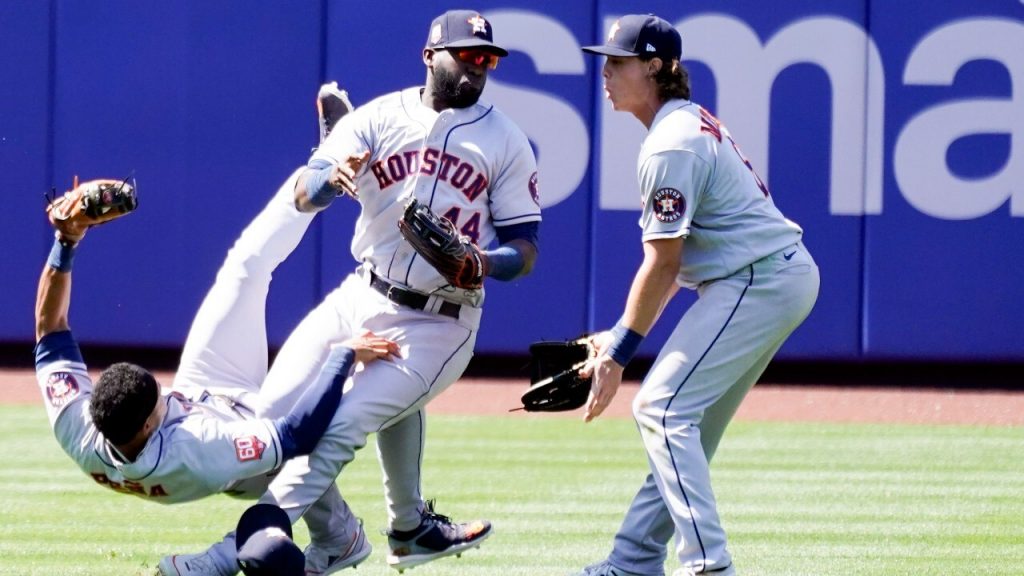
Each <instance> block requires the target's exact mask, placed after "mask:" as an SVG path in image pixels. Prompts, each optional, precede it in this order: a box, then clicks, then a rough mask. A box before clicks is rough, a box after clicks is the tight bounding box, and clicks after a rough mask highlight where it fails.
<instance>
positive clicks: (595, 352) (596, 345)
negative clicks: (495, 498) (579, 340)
mask: <svg viewBox="0 0 1024 576" xmlns="http://www.w3.org/2000/svg"><path fill="white" fill-rule="evenodd" d="M613 338H614V337H613V336H612V333H611V331H610V330H605V331H604V332H596V333H594V334H591V335H590V336H589V337H587V350H588V352H589V353H590V356H589V359H590V360H593V359H595V358H597V357H598V356H600V355H602V354H604V353H605V352H607V351H608V347H609V346H611V345H612V339H613ZM583 370H587V373H586V374H584V373H583V372H582V370H581V371H580V375H581V376H583V377H584V378H586V377H588V376H590V370H589V367H588V366H585V367H584V368H583Z"/></svg>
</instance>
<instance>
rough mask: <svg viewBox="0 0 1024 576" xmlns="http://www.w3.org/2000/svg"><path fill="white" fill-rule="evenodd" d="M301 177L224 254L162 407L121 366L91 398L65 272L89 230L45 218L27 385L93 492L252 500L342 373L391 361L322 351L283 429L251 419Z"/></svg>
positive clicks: (301, 450) (320, 526) (159, 395)
mask: <svg viewBox="0 0 1024 576" xmlns="http://www.w3.org/2000/svg"><path fill="white" fill-rule="evenodd" d="M297 176H298V172H296V173H295V174H293V175H292V177H291V178H289V179H288V180H287V181H286V182H285V184H284V185H283V186H282V188H281V190H280V191H279V192H278V193H277V194H276V195H275V196H274V198H273V199H272V200H271V201H270V203H269V204H268V205H267V206H266V208H265V209H264V210H263V211H262V212H261V213H260V214H259V216H257V217H256V219H255V220H254V221H253V222H252V223H251V224H250V225H249V227H248V228H246V230H245V231H244V232H243V233H242V235H241V237H240V238H239V239H238V241H237V242H236V243H235V246H234V247H233V248H232V249H231V251H230V252H229V253H228V255H227V258H226V260H225V262H224V264H223V266H222V267H221V269H220V271H219V272H218V274H217V279H216V281H215V283H214V285H213V287H212V288H211V289H210V291H209V293H208V294H207V295H206V298H205V300H204V301H203V303H202V305H201V307H200V308H199V312H198V313H197V315H196V317H195V319H194V321H193V324H192V328H191V330H190V332H189V336H188V340H187V341H186V343H185V347H184V351H183V353H182V358H181V364H180V366H179V367H178V371H177V375H176V377H175V381H174V387H173V392H170V393H165V392H163V391H162V390H161V386H160V384H159V383H158V382H157V381H156V380H155V379H154V377H153V376H152V375H151V374H150V373H149V372H147V371H146V370H145V369H144V368H142V367H140V366H137V365H134V364H128V363H118V364H114V365H113V366H111V367H109V368H107V369H106V370H104V371H103V372H102V373H101V374H100V376H99V378H98V379H97V380H96V383H95V385H94V384H93V382H92V379H91V377H90V376H89V373H88V372H87V368H86V364H85V363H84V360H83V358H82V355H81V353H80V351H79V348H78V344H77V343H76V341H75V339H74V337H73V336H72V334H71V331H70V329H69V328H68V309H69V306H70V302H71V268H72V260H73V258H74V255H75V252H76V251H77V250H78V247H79V241H80V240H81V239H82V237H83V236H84V234H85V232H86V230H87V228H86V227H84V226H78V227H77V229H75V227H74V226H73V225H71V224H69V223H68V222H67V221H62V220H60V219H59V218H54V217H53V215H54V213H56V212H58V210H56V209H52V210H51V222H53V223H54V224H55V226H57V228H58V231H57V233H56V239H55V241H54V244H53V249H52V252H51V254H50V257H49V260H48V261H47V263H46V265H45V266H44V267H43V271H42V274H41V276H40V279H39V289H38V296H37V301H36V339H37V344H36V348H35V357H36V378H37V381H38V383H39V387H40V390H41V392H42V395H43V400H44V404H45V406H46V410H47V414H48V415H49V419H50V423H51V425H52V427H53V430H54V434H55V435H56V437H57V440H58V442H59V443H60V445H61V447H62V448H63V449H64V451H65V452H66V453H67V454H68V456H70V457H71V459H72V460H74V461H75V462H76V463H77V464H78V466H79V467H80V468H81V469H82V471H84V472H85V473H86V474H87V475H89V476H90V477H91V478H92V479H93V480H94V481H95V482H96V483H98V484H100V485H101V486H104V487H106V488H109V489H112V490H115V491H117V492H119V493H122V494H131V495H134V496H138V497H141V498H145V499H147V500H150V501H153V502H157V503H161V504H173V503H178V502H186V501H191V500H195V499H198V498H202V497H205V496H209V495H211V494H216V493H221V492H224V493H228V494H231V495H233V496H241V497H250V498H255V497H257V496H259V495H260V494H262V493H263V491H264V490H265V489H266V487H267V484H268V483H269V481H270V479H271V477H272V476H273V474H274V473H275V472H276V471H278V470H279V469H280V467H281V465H282V464H283V463H284V462H285V461H286V460H288V459H289V458H292V457H295V456H299V455H303V454H308V453H309V452H310V451H311V450H312V449H313V447H314V446H315V445H316V443H317V441H318V440H319V438H320V435H321V434H322V433H323V430H324V429H325V428H326V427H327V424H328V423H329V422H330V419H331V417H332V416H333V415H334V412H335V410H336V408H337V405H338V403H339V401H340V399H341V394H342V385H343V384H344V382H345V380H346V379H347V377H348V374H349V372H350V370H351V369H352V368H354V367H355V365H356V364H357V363H363V364H372V363H374V360H376V359H378V358H393V357H394V356H395V355H396V354H397V352H398V348H397V345H396V344H395V343H394V342H392V341H389V340H386V339H384V338H381V337H378V336H374V335H372V334H368V333H366V334H360V335H358V336H353V337H346V338H339V339H338V340H335V341H334V343H340V345H335V344H334V343H325V344H324V357H325V361H324V363H323V369H322V370H320V371H319V372H318V374H317V376H316V377H315V378H312V379H311V384H310V385H309V386H308V387H306V388H305V392H304V393H303V394H302V395H301V397H297V398H296V401H295V403H294V405H293V406H291V407H288V408H286V409H282V410H281V411H282V412H283V413H284V414H283V415H282V416H281V417H275V418H266V417H257V414H256V413H255V410H257V408H256V407H257V406H260V405H261V404H262V402H261V400H260V398H259V394H260V384H261V383H262V382H263V379H264V377H265V375H266V371H267V342H266V335H265V322H264V310H265V306H266V296H267V292H268V289H269V285H270V278H271V273H272V272H273V270H274V269H275V268H276V267H277V265H278V264H280V263H281V262H282V261H283V260H284V259H285V258H286V257H287V256H288V254H290V253H291V251H292V250H293V249H294V248H295V246H296V245H297V244H298V242H299V240H300V238H301V237H302V235H303V233H304V232H305V230H306V228H307V226H308V224H309V222H310V220H311V217H310V215H307V214H301V213H299V212H298V211H297V210H296V209H295V208H294V206H293V202H292V190H293V188H294V185H295V180H296V178H297ZM85 186H88V185H83V187H85ZM72 194H74V193H72ZM76 198H77V196H76ZM64 206H65V207H66V204H64ZM133 207H134V204H133ZM239 335H244V337H239ZM381 363H387V362H381ZM310 516H311V517H312V518H313V520H312V521H309V519H307V522H308V524H309V528H310V532H311V534H319V535H320V537H322V538H324V539H328V538H331V537H335V538H345V539H350V538H351V536H350V535H346V534H344V533H341V534H339V532H343V530H339V527H342V528H343V527H344V526H346V525H350V524H351V522H355V519H354V518H351V520H350V521H349V523H348V524H345V523H344V522H341V521H340V520H338V518H346V516H351V515H350V513H349V511H348V510H347V508H345V509H329V510H324V511H321V512H320V513H319V514H311V515H310ZM325 518H334V519H333V520H330V521H328V520H324V519H325ZM318 520H319V522H318ZM213 569H214V567H213V566H210V565H209V564H208V563H205V559H186V558H181V557H168V558H165V559H164V562H162V563H161V565H160V571H161V572H162V573H164V574H179V573H183V574H188V573H208V572H210V571H212V570H213ZM237 569H238V568H237V566H233V567H231V568H230V573H234V572H236V571H237Z"/></svg>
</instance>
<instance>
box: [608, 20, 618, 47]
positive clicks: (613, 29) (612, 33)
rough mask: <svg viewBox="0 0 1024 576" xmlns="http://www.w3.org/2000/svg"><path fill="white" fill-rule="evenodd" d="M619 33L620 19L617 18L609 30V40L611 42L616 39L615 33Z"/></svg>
mask: <svg viewBox="0 0 1024 576" xmlns="http://www.w3.org/2000/svg"><path fill="white" fill-rule="evenodd" d="M618 33H619V21H618V20H616V21H615V24H612V27H611V29H610V30H608V42H611V41H612V40H614V39H615V35H616V34H618Z"/></svg>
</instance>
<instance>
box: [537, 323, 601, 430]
mask: <svg viewBox="0 0 1024 576" xmlns="http://www.w3.org/2000/svg"><path fill="white" fill-rule="evenodd" d="M587 342H588V340H587V338H586V337H583V338H579V339H577V340H570V341H568V342H565V341H547V340H545V341H540V342H534V343H533V344H530V383H531V384H532V385H531V386H530V389H529V390H527V391H526V392H524V393H523V396H522V403H523V409H524V410H526V411H527V412H565V411H568V410H575V409H577V408H579V407H580V406H583V405H584V404H586V402H587V396H588V395H589V394H590V382H591V378H581V377H580V375H579V370H580V368H583V365H584V364H586V362H587V358H588V357H589V356H590V346H589V344H588V343H587Z"/></svg>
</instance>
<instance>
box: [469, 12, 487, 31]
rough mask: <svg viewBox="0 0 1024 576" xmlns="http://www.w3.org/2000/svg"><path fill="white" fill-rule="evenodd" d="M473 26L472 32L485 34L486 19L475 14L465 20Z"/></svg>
mask: <svg viewBox="0 0 1024 576" xmlns="http://www.w3.org/2000/svg"><path fill="white" fill-rule="evenodd" d="M466 22H469V23H470V24H471V25H472V26H473V34H477V33H479V34H486V33H487V20H484V19H483V17H482V16H480V15H479V14H477V15H476V16H473V17H472V18H470V19H469V20H466Z"/></svg>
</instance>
